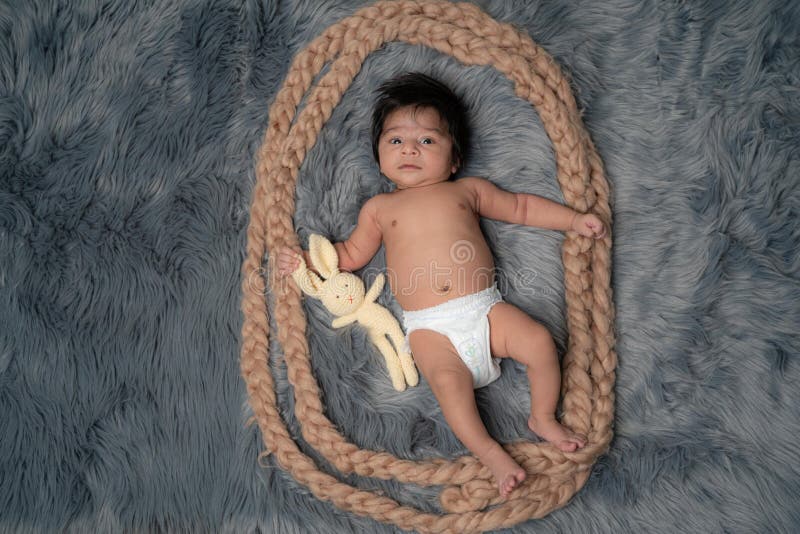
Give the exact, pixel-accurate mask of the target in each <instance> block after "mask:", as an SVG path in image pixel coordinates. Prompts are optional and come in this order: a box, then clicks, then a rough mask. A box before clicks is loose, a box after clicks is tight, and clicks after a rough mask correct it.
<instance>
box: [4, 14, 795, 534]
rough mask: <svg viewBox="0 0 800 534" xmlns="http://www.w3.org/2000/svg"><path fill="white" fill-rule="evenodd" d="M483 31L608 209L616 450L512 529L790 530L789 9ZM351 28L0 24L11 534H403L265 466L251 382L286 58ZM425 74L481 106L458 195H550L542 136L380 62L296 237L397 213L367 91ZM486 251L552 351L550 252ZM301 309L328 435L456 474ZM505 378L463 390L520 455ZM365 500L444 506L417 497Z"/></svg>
mask: <svg viewBox="0 0 800 534" xmlns="http://www.w3.org/2000/svg"><path fill="white" fill-rule="evenodd" d="M477 3H478V4H480V5H481V6H482V7H483V8H484V9H485V10H486V11H488V12H489V13H490V14H491V15H493V16H494V17H495V18H497V19H499V20H501V21H506V22H511V23H514V24H516V25H518V26H519V27H521V28H524V29H525V30H526V31H527V32H528V33H529V34H530V35H531V36H532V37H533V38H534V39H535V40H536V41H537V42H538V43H540V44H541V45H543V46H544V47H545V48H546V49H547V50H548V51H549V52H550V53H551V54H553V55H554V57H555V58H556V59H557V60H558V61H559V62H560V64H561V65H562V66H563V68H564V70H565V71H566V72H567V73H568V74H569V76H570V77H571V80H572V83H573V87H574V89H575V92H576V95H577V98H578V101H579V103H580V105H581V107H582V109H583V113H584V118H585V122H586V125H587V127H588V129H589V131H590V132H591V135H592V136H593V139H594V140H595V142H596V144H597V146H598V149H599V152H600V154H601V155H602V157H603V158H604V161H605V164H606V167H607V174H608V177H609V181H610V183H611V187H612V195H613V209H614V213H615V224H614V243H615V246H614V251H613V252H614V254H613V258H614V277H613V285H614V291H615V298H616V306H617V312H618V319H617V335H618V346H617V349H618V353H619V368H618V373H617V379H618V382H617V414H616V423H615V425H616V426H615V428H616V437H615V440H614V441H613V443H612V445H611V450H610V452H609V454H608V455H607V456H605V457H603V458H602V459H601V460H600V461H599V462H598V463H597V464H596V466H595V469H594V471H593V473H592V476H591V478H590V479H589V481H588V483H587V485H586V486H585V488H584V489H583V490H582V491H581V492H580V493H579V494H578V495H577V496H576V497H575V498H574V499H573V500H572V501H571V502H570V503H569V504H568V505H567V506H566V507H565V508H563V509H561V510H559V511H556V512H555V513H553V514H551V515H550V516H548V517H546V518H544V519H542V520H539V521H531V522H528V523H526V524H523V525H520V526H518V527H516V528H514V529H513V531H514V532H521V533H522V532H530V533H532V532H578V533H583V532H598V533H604V532H641V531H645V532H654V531H658V532H731V533H739V532H741V533H750V532H787V533H788V532H797V531H798V530H800V508H798V506H797V505H798V502H800V448H799V447H798V442H797V439H798V438H797V436H798V435H800V402H798V399H799V398H800V362H798V355H800V336H798V331H800V304H799V303H800V255H799V254H798V251H799V250H800V226H799V225H798V215H799V214H800V187H798V185H800V184H799V182H800V37H799V34H798V30H799V29H800V4H799V3H797V2H795V1H792V0H774V1H769V0H758V1H750V0H730V1H723V0H719V1H710V0H707V1H695V2H677V1H669V2H666V1H660V0H643V1H641V2H630V1H626V0H609V1H601V2H595V1H590V0H586V1H579V2H575V1H572V0H552V1H540V2H536V1H534V2H516V1H515V2H511V1H502V0H485V1H479V2H477ZM361 5H363V3H362V2H357V1H343V0H337V1H325V2H322V1H321V0H320V1H317V0H294V1H278V0H261V1H256V0H229V1H222V0H204V1H198V0H160V1H158V0H154V1H149V0H148V1H144V0H140V1H131V2H122V1H120V2H105V1H99V0H85V1H82V2H57V1H55V0H31V1H22V0H5V1H4V2H2V3H0V428H2V431H0V531H2V532H52V531H57V532H62V531H66V532H86V531H97V532H123V531H165V532H190V531H192V532H193V531H214V532H217V531H220V532H224V531H228V532H264V533H272V532H276V533H292V532H298V533H299V532H302V533H305V532H313V533H342V532H395V531H396V529H395V528H393V527H390V526H386V525H382V524H378V523H376V522H374V521H372V520H369V519H364V518H357V517H353V516H351V515H349V514H347V513H344V512H341V511H338V510H337V509H335V508H333V507H332V506H331V505H329V504H327V503H323V502H319V501H317V500H315V499H314V498H313V496H311V495H310V493H309V492H308V491H307V490H305V489H304V488H302V487H299V486H298V485H297V484H296V483H295V482H294V481H293V480H292V479H291V478H290V477H288V476H287V475H286V474H285V473H284V472H283V471H281V470H280V469H278V468H277V467H276V466H275V464H274V463H273V462H272V460H269V459H268V460H266V461H265V462H263V464H264V465H259V462H258V459H257V457H258V455H259V453H260V452H261V451H262V450H263V445H262V444H261V442H260V439H261V437H260V433H259V432H258V430H257V428H256V427H253V426H246V422H247V420H248V419H249V417H250V415H251V410H250V408H249V406H248V404H247V395H246V391H245V386H244V382H243V380H242V378H241V377H240V374H239V365H238V358H239V342H240V334H239V329H240V326H241V321H242V318H241V314H240V311H239V300H240V296H239V294H240V279H241V276H243V275H242V274H241V273H240V272H239V270H240V264H241V261H242V259H243V255H244V249H245V229H246V225H247V221H248V210H249V201H250V194H251V190H252V187H253V183H254V180H255V176H254V171H253V166H254V153H255V150H256V149H257V147H258V146H259V145H260V144H261V141H262V134H263V132H264V129H265V125H266V122H267V112H268V107H269V104H270V103H271V99H272V98H273V97H274V95H275V93H276V91H277V89H278V88H279V87H280V85H281V83H282V81H283V77H284V75H285V73H286V70H287V68H288V65H289V61H290V59H291V57H292V55H293V54H294V53H296V52H297V51H299V50H300V49H301V48H302V47H303V46H304V45H306V44H307V43H308V42H309V41H310V40H311V39H313V38H314V37H315V36H316V35H318V34H319V33H320V32H321V31H323V30H324V29H325V28H326V27H327V26H328V25H330V24H332V23H334V22H336V21H337V20H339V19H340V18H342V17H344V16H347V15H349V14H351V13H352V12H353V11H354V10H355V9H356V8H357V7H360V6H361ZM417 69H418V70H422V71H424V72H427V73H430V74H433V75H435V76H437V77H439V78H440V79H442V80H443V81H445V82H447V83H449V84H451V85H452V86H453V87H454V88H455V89H456V90H457V91H458V92H459V93H461V94H462V95H463V96H464V99H465V100H466V102H467V104H468V106H469V109H470V113H471V120H472V122H473V127H474V132H475V136H474V137H475V139H474V146H473V157H472V159H471V160H470V162H469V164H468V167H467V169H466V172H467V173H469V174H476V175H480V176H485V177H488V178H490V179H492V180H494V181H495V182H496V183H498V184H500V185H501V186H502V187H505V188H507V189H509V190H514V191H528V192H535V193H539V194H542V195H545V196H548V197H550V198H554V199H559V200H560V199H561V194H560V192H559V190H558V187H557V185H556V184H555V180H554V162H553V157H552V152H551V148H550V145H549V142H548V139H547V138H546V136H545V134H544V133H543V130H542V127H541V124H540V122H539V120H538V118H537V116H536V114H535V113H534V111H533V110H532V109H531V108H530V106H528V105H527V104H526V103H524V102H522V101H520V100H518V99H517V98H516V97H515V96H513V93H512V89H511V85H510V83H509V82H508V80H506V79H505V78H503V77H502V76H501V75H499V74H498V73H497V72H496V71H494V70H493V69H491V68H476V67H469V68H467V67H464V66H461V65H460V64H459V63H458V62H457V61H455V60H454V59H452V58H450V57H446V56H442V55H440V54H438V53H435V52H433V51H431V50H427V49H423V48H417V47H412V46H408V45H405V44H398V43H394V44H390V45H388V46H386V47H385V48H384V49H382V50H380V51H379V52H377V53H375V54H373V55H372V56H370V58H369V59H368V61H367V62H366V63H365V64H364V67H363V70H362V71H361V73H360V74H359V75H358V77H357V78H356V80H355V82H354V83H353V85H352V87H351V88H350V90H349V91H348V92H347V93H346V95H345V98H344V99H343V101H342V103H341V104H340V105H339V106H338V107H337V108H336V110H335V113H334V115H333V117H332V118H331V120H330V122H329V124H328V125H327V126H326V128H325V129H324V131H323V133H322V135H321V137H320V140H319V142H318V144H317V146H316V147H315V148H314V149H313V150H312V151H311V153H310V154H309V155H308V157H307V158H306V161H305V164H304V166H303V169H302V173H301V176H300V183H299V185H298V205H297V218H296V224H297V228H298V230H299V232H300V234H301V236H302V237H303V238H304V239H305V238H306V237H307V235H308V233H310V232H320V233H323V234H326V235H327V236H329V237H331V238H335V239H342V238H344V237H346V236H347V235H348V233H349V232H350V231H351V229H352V227H353V224H354V222H355V215H356V214H357V211H358V208H359V206H360V205H361V203H362V202H363V201H364V200H365V199H366V198H367V197H368V196H370V195H372V194H374V193H376V192H378V191H382V190H385V188H386V187H387V184H386V182H385V181H383V180H382V179H381V178H380V177H379V175H378V173H377V167H376V165H375V163H374V162H373V161H372V157H371V153H370V147H369V142H368V134H367V128H368V120H369V115H368V111H369V108H370V107H371V102H372V98H373V91H374V89H375V87H376V86H377V84H378V83H379V82H381V81H382V80H384V79H386V78H387V77H389V76H391V75H393V74H395V73H397V72H400V71H404V70H417ZM485 230H486V234H487V237H488V238H489V239H490V241H491V244H492V246H493V249H494V251H495V254H496V258H497V265H498V271H499V282H500V287H501V289H502V290H503V293H504V294H505V296H506V298H507V299H508V300H509V301H511V302H513V303H515V304H517V305H519V306H520V307H522V308H523V309H525V310H526V311H528V312H529V313H530V314H531V315H533V316H534V317H535V318H537V319H538V320H540V321H542V322H543V323H544V324H546V325H547V326H548V327H549V328H550V329H551V331H552V332H553V334H554V336H555V337H556V339H557V340H558V343H559V344H560V346H561V347H562V348H563V346H564V344H565V341H566V333H565V326H564V319H563V290H562V273H561V266H560V256H559V244H560V241H561V235H559V234H557V233H554V232H548V231H541V230H537V229H532V228H525V227H518V226H512V225H508V224H500V223H495V222H491V221H486V222H485ZM382 264H383V258H382V256H381V255H379V256H378V257H377V258H376V259H375V260H374V261H373V263H372V264H371V266H370V267H373V268H379V267H381V266H382ZM372 275H374V271H373V273H372ZM365 276H366V277H369V276H370V273H365ZM383 302H384V303H385V304H387V305H390V306H393V302H392V301H391V300H390V298H389V297H388V294H385V295H384V299H383ZM394 308H395V310H396V309H397V308H396V306H395V307H394ZM307 309H308V313H309V325H310V327H309V328H310V330H309V339H310V342H311V347H312V357H313V363H314V366H315V370H316V373H317V376H318V377H319V381H320V383H321V385H322V388H323V389H324V393H325V399H324V401H325V404H326V407H327V410H328V414H329V416H330V417H331V419H332V420H333V421H334V422H336V423H337V424H338V425H340V427H341V429H342V431H343V432H344V434H345V435H346V436H348V437H349V438H350V439H351V440H353V441H354V442H356V443H358V444H359V445H361V446H363V447H370V448H378V449H386V450H390V451H391V452H393V453H395V454H398V455H401V456H404V457H408V458H423V457H430V456H442V455H443V456H448V457H449V456H452V455H457V454H460V453H462V452H463V449H462V447H461V446H460V444H459V443H458V442H457V441H456V440H455V438H454V437H453V435H452V434H451V433H450V431H449V430H448V429H447V427H446V425H445V424H444V421H443V418H442V415H441V413H440V411H439V410H438V409H437V408H436V405H435V403H434V402H433V400H432V395H431V392H430V390H429V388H428V387H427V385H425V384H424V383H422V384H421V385H420V386H418V387H416V388H413V389H411V390H408V391H407V392H404V393H397V392H395V391H394V390H392V388H391V385H390V383H389V381H388V378H387V375H386V373H385V371H384V369H383V367H382V359H381V357H380V355H379V354H377V353H376V352H375V351H373V350H372V349H371V348H370V347H369V345H368V344H367V341H366V339H365V337H364V335H363V333H362V332H361V331H359V330H358V329H354V328H346V329H342V330H332V329H331V328H329V326H327V325H328V324H329V316H328V315H327V314H326V313H325V312H324V311H323V310H322V309H321V308H320V307H319V305H318V304H317V303H315V302H313V301H312V302H308V304H307ZM274 348H275V350H276V352H275V354H276V358H275V362H274V363H275V372H276V376H277V380H278V385H279V395H280V400H281V402H282V406H283V407H284V413H285V415H286V417H287V418H288V420H289V423H290V426H291V427H292V428H294V429H295V430H296V425H295V421H294V419H293V416H292V400H291V396H290V393H291V391H290V388H289V386H288V384H287V381H286V378H285V369H284V368H283V367H282V366H281V364H280V359H279V358H278V357H277V356H279V347H278V346H275V347H274ZM503 370H504V375H503V377H502V378H501V379H500V380H499V381H498V382H496V383H495V384H492V385H491V386H489V387H487V388H485V389H483V390H480V391H479V392H478V399H479V402H480V405H481V409H482V411H483V414H484V416H485V418H486V421H487V424H488V427H489V429H490V431H491V432H492V433H493V434H495V436H497V437H498V438H499V439H501V440H513V439H517V438H520V437H524V438H532V435H530V434H529V433H528V432H527V431H526V428H525V419H526V415H527V410H528V406H527V399H528V393H527V391H528V390H527V387H528V386H527V383H526V380H525V376H524V373H523V371H522V370H521V369H520V368H518V367H516V366H515V365H514V364H513V363H510V362H509V363H504V367H503ZM351 481H352V482H353V483H356V484H358V485H360V486H362V487H369V488H380V489H383V490H384V491H386V492H387V493H388V494H390V495H393V496H395V497H396V498H398V499H400V500H402V501H403V502H407V503H411V504H415V505H417V506H421V507H423V508H425V509H430V510H435V509H436V502H435V500H434V498H433V493H432V491H431V490H425V489H418V488H399V487H397V486H395V485H393V484H389V483H378V482H375V481H371V480H351Z"/></svg>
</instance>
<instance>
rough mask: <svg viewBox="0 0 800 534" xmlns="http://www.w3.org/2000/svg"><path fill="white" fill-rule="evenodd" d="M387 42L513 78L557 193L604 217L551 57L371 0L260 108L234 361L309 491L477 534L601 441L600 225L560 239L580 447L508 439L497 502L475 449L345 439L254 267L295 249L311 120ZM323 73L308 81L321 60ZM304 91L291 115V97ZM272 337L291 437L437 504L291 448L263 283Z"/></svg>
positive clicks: (453, 8)
mask: <svg viewBox="0 0 800 534" xmlns="http://www.w3.org/2000/svg"><path fill="white" fill-rule="evenodd" d="M389 41H405V42H408V43H412V44H421V45H425V46H428V47H431V48H434V49H437V50H439V51H441V52H443V53H446V54H450V55H452V56H453V57H455V58H456V59H458V60H459V61H461V62H462V63H464V64H467V65H491V66H493V67H494V68H496V69H497V70H498V71H500V72H502V73H503V74H505V75H506V76H507V77H508V78H509V79H510V80H512V81H513V82H514V86H515V91H516V94H517V95H518V96H519V97H521V98H524V99H526V100H528V101H529V102H531V104H533V106H534V107H535V108H536V110H537V111H538V113H539V115H540V117H541V120H542V123H543V125H544V128H545V129H546V131H547V133H548V135H549V137H550V139H551V141H552V143H553V148H554V151H555V156H556V164H557V177H558V181H559V184H560V186H561V189H562V191H563V193H564V197H565V199H566V201H567V203H568V204H569V205H570V206H572V207H573V208H575V209H576V210H579V211H583V212H587V211H591V212H593V213H595V214H597V215H598V216H599V217H600V218H601V219H603V221H605V223H606V224H607V225H608V226H609V228H610V223H611V211H610V209H609V204H608V184H607V182H606V179H605V177H604V174H603V168H602V163H601V160H600V158H599V156H598V155H597V153H596V151H595V149H594V146H593V144H592V142H591V140H590V139H589V136H588V134H587V132H586V131H585V129H584V127H583V124H582V122H581V119H580V116H579V112H578V110H577V106H576V104H575V100H574V98H573V95H572V93H571V91H570V88H569V84H568V82H567V80H566V79H565V78H564V76H563V74H562V73H561V71H560V69H559V67H558V66H557V65H556V64H555V63H554V61H553V59H552V58H551V57H550V56H549V55H548V54H547V53H546V52H545V51H544V50H542V49H541V48H540V47H538V46H537V45H536V44H535V43H534V42H533V41H532V40H531V39H530V38H529V37H528V36H527V35H525V34H524V33H521V32H519V31H517V30H515V29H514V28H513V27H511V26H510V25H508V24H501V23H498V22H497V21H495V20H494V19H492V18H491V17H489V16H488V15H486V14H485V13H483V12H482V11H481V10H480V9H479V8H477V7H476V6H474V5H471V4H452V3H449V2H445V1H438V0H401V1H396V2H392V1H382V2H377V3H375V4H373V5H371V6H369V7H366V8H363V9H361V10H359V11H358V12H356V13H355V14H354V15H352V16H351V17H348V18H346V19H344V20H342V21H341V22H339V23H338V24H335V25H333V26H331V27H329V28H328V29H327V30H326V31H325V32H324V33H323V34H322V35H320V36H319V37H318V38H317V39H315V40H314V41H313V42H312V43H311V44H309V45H308V46H307V47H306V48H305V49H304V50H302V51H301V52H300V53H299V54H298V55H297V56H296V57H295V59H294V61H293V63H292V65H291V67H290V70H289V72H288V74H287V76H286V80H285V82H284V85H283V87H282V88H281V89H280V91H279V92H278V93H277V95H276V99H275V101H274V103H273V105H272V107H271V109H270V114H269V125H268V128H267V131H266V134H265V141H264V144H263V146H262V147H261V149H260V151H259V153H258V162H257V178H258V179H257V183H256V186H255V189H254V194H253V200H252V207H251V216H250V226H249V227H248V232H247V238H248V243H247V257H246V259H245V261H244V263H243V266H242V277H243V285H242V310H243V313H244V324H243V327H242V340H243V343H242V354H241V369H242V374H243V377H244V379H245V381H246V383H247V390H248V393H249V397H250V404H251V406H252V408H253V412H254V419H255V420H256V421H257V422H258V425H259V427H260V430H261V433H262V435H263V438H264V444H265V446H266V449H267V450H266V451H265V452H264V454H265V455H267V454H273V455H274V456H275V458H276V460H277V462H278V464H279V465H280V466H281V467H282V468H283V469H285V470H287V471H289V472H290V473H291V474H292V476H293V477H294V478H295V479H296V480H297V481H298V482H300V483H301V484H303V485H305V486H307V487H308V488H309V489H310V490H311V491H312V492H313V494H314V495H316V496H317V497H318V498H319V499H322V500H326V501H330V502H332V503H333V504H335V505H336V506H338V507H340V508H342V509H344V510H348V511H350V512H352V513H355V514H359V515H362V516H369V517H372V518H374V519H376V520H378V521H384V522H388V523H393V524H395V525H397V526H398V527H400V528H403V529H406V530H416V531H419V532H458V533H462V532H481V531H486V530H492V529H496V528H502V527H509V526H511V525H515V524H517V523H519V522H522V521H525V520H527V519H531V518H539V517H543V516H544V515H546V514H548V513H549V512H550V511H552V510H554V509H556V508H559V507H561V506H563V505H564V504H565V503H566V502H567V501H568V500H569V499H570V498H571V497H572V496H573V495H574V494H575V492H576V491H577V490H578V489H580V488H581V487H582V486H583V484H584V483H585V482H586V479H587V478H588V476H589V472H590V470H591V467H592V465H593V464H594V462H595V460H596V459H597V457H598V456H599V455H601V454H603V453H604V452H605V451H606V450H607V448H608V445H609V443H610V441H611V437H612V430H611V426H612V420H613V413H614V412H613V410H614V390H613V387H614V370H615V367H616V355H615V353H614V350H613V346H614V336H613V318H614V310H613V306H612V298H611V288H610V270H611V262H610V247H611V234H610V232H609V233H608V235H607V236H606V237H605V238H604V239H602V240H597V241H592V240H590V239H588V238H584V237H581V236H579V235H577V234H575V233H572V232H568V233H567V235H566V237H565V240H564V244H563V249H562V258H563V262H564V283H565V293H566V303H567V325H568V329H569V343H568V348H567V354H566V355H565V357H564V360H563V364H562V365H563V374H562V377H563V387H562V393H563V408H564V416H563V418H562V419H563V421H564V423H566V424H567V425H569V426H570V427H572V428H573V429H575V430H576V431H578V432H581V433H584V434H585V435H586V436H588V444H587V445H586V447H584V448H583V449H581V450H579V451H577V452H573V453H565V452H562V451H560V450H558V449H557V448H555V447H553V446H552V445H550V444H547V443H527V442H518V443H513V444H509V445H506V446H505V447H506V449H507V450H508V451H509V453H510V454H511V455H512V456H513V457H514V458H515V460H516V461H517V462H518V463H519V464H520V465H522V466H523V467H524V468H525V469H526V471H527V472H528V478H527V479H526V480H525V482H524V483H523V484H522V485H521V487H519V488H517V489H516V490H515V491H514V492H513V493H512V494H511V495H510V496H509V498H508V499H506V500H502V499H500V498H499V497H498V494H497V490H496V487H495V485H494V483H493V482H492V480H491V474H490V472H489V470H488V469H487V468H485V467H483V466H482V465H481V464H480V463H479V462H478V461H477V460H476V459H475V458H473V457H471V456H464V457H461V458H457V459H455V460H454V461H445V460H443V459H433V460H429V461H419V462H417V461H409V460H403V459H400V458H396V457H394V456H393V455H391V454H388V453H386V452H378V451H370V450H362V449H360V448H359V447H358V446H357V445H355V444H352V443H350V442H348V441H347V440H346V439H345V438H344V436H342V435H341V433H339V431H338V430H337V429H336V427H335V426H334V425H333V424H332V423H331V421H329V420H328V419H327V417H326V416H325V415H324V413H323V407H322V402H321V400H320V391H319V387H318V384H317V382H316V380H315V379H314V376H313V374H312V371H311V366H310V363H309V356H308V344H307V340H306V335H305V332H306V321H305V315H304V313H303V310H302V306H301V298H300V297H301V295H300V291H299V290H298V289H297V287H296V286H295V285H294V284H287V283H285V280H284V281H281V280H279V279H278V277H277V274H276V273H275V271H274V270H273V269H270V270H269V273H268V276H266V277H265V276H262V275H261V273H262V268H261V267H262V259H263V257H264V254H265V252H269V253H270V255H271V253H272V252H273V251H275V250H277V249H278V248H280V247H282V246H295V245H297V244H298V238H297V235H296V233H295V231H294V228H293V223H292V216H293V213H294V191H295V183H296V179H297V174H298V169H299V167H300V164H301V163H302V161H303V159H304V157H305V154H306V152H307V151H308V150H309V149H310V148H311V147H312V146H313V145H314V143H315V141H316V137H317V135H318V134H319V132H320V130H321V128H322V126H323V124H325V122H326V121H327V120H328V118H329V117H330V115H331V112H332V110H333V109H334V108H335V106H336V105H337V104H338V102H339V100H340V98H341V96H342V94H343V93H344V91H345V90H346V89H347V88H348V87H349V86H350V84H351V82H352V80H353V78H354V77H355V75H356V74H357V72H358V71H359V69H360V68H361V65H362V63H363V62H364V60H365V58H366V57H367V56H368V55H369V54H370V53H371V52H373V51H375V50H376V49H378V48H379V47H380V46H381V45H383V44H384V43H386V42H389ZM326 65H327V66H328V67H329V68H328V70H327V72H326V73H325V74H324V75H323V76H321V77H319V80H318V81H317V84H316V86H315V87H313V88H311V85H312V82H313V81H314V80H315V79H316V78H317V77H318V75H319V74H320V72H321V71H322V69H323V67H325V66H326ZM304 98H305V106H304V108H303V109H302V111H301V112H300V113H299V114H298V113H297V107H298V105H299V103H300V102H301V100H303V99H304ZM267 280H268V281H269V284H270V286H269V288H270V291H271V293H272V295H273V297H274V306H273V314H274V318H275V321H276V324H277V335H278V340H279V342H280V344H281V345H282V346H283V351H284V360H285V364H286V367H287V372H288V379H289V382H290V383H291V385H292V386H293V389H294V395H295V415H296V417H297V419H298V421H299V422H300V425H301V432H302V436H303V439H304V440H305V441H306V442H307V443H308V444H309V445H310V446H312V447H313V448H314V449H316V450H317V451H318V452H319V453H320V454H322V455H323V456H324V457H325V458H326V459H327V461H328V462H330V464H331V465H333V466H334V467H335V468H336V469H338V470H339V471H340V472H341V473H342V474H351V473H355V474H358V475H361V476H367V477H377V478H381V479H392V478H393V479H396V480H397V481H399V482H403V483H411V484H417V485H425V486H429V485H442V486H445V487H444V489H443V491H442V493H441V505H442V508H443V509H444V510H445V511H446V513H444V514H441V515H439V514H432V513H427V512H422V511H420V510H417V509H415V508H412V507H409V506H404V505H401V504H400V503H398V502H396V501H395V500H393V499H390V498H388V497H385V496H382V495H378V494H376V493H372V492H369V491H364V490H360V489H357V488H355V487H353V486H352V485H349V484H347V483H344V482H341V481H340V480H339V479H337V478H336V477H334V476H331V475H329V474H326V473H324V472H322V471H320V470H319V469H318V468H317V466H316V465H315V463H314V461H313V460H312V459H311V458H309V457H308V456H307V455H305V454H303V453H302V452H301V451H300V449H299V448H298V446H297V444H296V443H295V441H294V439H293V438H292V436H291V435H290V434H289V431H288V430H287V428H286V424H285V422H284V421H283V419H282V418H281V416H280V413H279V409H278V406H277V399H276V394H275V383H274V381H273V378H272V375H271V373H270V370H269V361H268V360H269V355H268V346H269V345H268V341H269V320H268V312H267V306H266V299H265V295H266V294H267V287H266V283H267Z"/></svg>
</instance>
